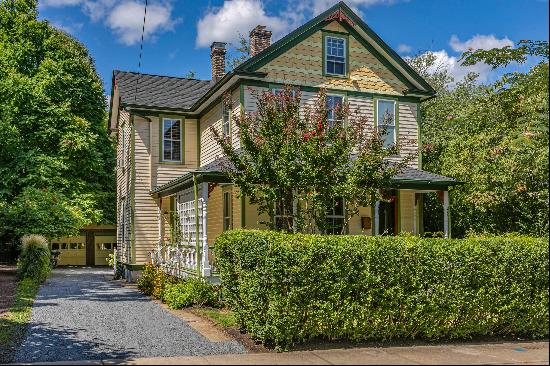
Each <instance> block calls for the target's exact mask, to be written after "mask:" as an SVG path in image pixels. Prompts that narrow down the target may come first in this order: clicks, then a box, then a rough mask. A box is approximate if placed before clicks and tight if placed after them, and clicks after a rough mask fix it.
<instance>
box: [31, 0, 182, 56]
mask: <svg viewBox="0 0 550 366" xmlns="http://www.w3.org/2000/svg"><path fill="white" fill-rule="evenodd" d="M40 5H41V6H42V7H48V6H49V7H63V6H76V5H78V6H80V7H81V8H82V11H83V12H84V13H85V14H86V15H87V16H88V17H89V18H90V19H91V20H92V21H93V22H102V23H104V24H105V25H106V26H107V27H108V28H109V29H111V31H113V33H114V34H115V35H116V36H117V41H119V42H120V43H123V44H125V45H128V46H130V45H133V44H136V43H138V42H139V41H140V40H141V31H142V27H143V14H144V4H143V1H139V0H123V1H120V0H43V1H41V3H40ZM178 22H179V19H174V18H173V16H172V3H171V0H160V1H157V2H155V3H154V4H149V5H148V6H147V20H146V22H145V39H149V40H151V39H152V40H154V39H155V38H156V36H157V35H158V34H160V33H163V32H167V31H171V30H173V29H174V26H175V25H176V24H177V23H178Z"/></svg>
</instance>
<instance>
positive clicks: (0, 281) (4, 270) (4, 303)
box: [0, 264, 17, 317]
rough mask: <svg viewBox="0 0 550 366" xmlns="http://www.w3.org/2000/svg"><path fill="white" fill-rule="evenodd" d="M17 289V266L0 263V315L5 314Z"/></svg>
mask: <svg viewBox="0 0 550 366" xmlns="http://www.w3.org/2000/svg"><path fill="white" fill-rule="evenodd" d="M16 289H17V267H16V266H14V265H10V264H0V293H1V294H2V296H0V317H2V316H4V315H6V314H7V313H8V311H9V309H10V307H11V305H12V304H13V300H14V299H15V291H16Z"/></svg>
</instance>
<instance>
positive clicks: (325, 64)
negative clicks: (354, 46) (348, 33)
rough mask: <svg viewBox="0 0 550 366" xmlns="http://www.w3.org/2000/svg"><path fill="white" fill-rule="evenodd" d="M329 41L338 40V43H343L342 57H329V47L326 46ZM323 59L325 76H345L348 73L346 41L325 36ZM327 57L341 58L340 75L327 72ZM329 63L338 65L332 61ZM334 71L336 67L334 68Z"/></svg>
mask: <svg viewBox="0 0 550 366" xmlns="http://www.w3.org/2000/svg"><path fill="white" fill-rule="evenodd" d="M329 40H338V41H342V42H343V45H344V48H343V56H334V55H329V54H328V53H329V46H328V42H329ZM324 46H325V59H324V60H323V61H324V67H325V74H326V75H333V76H346V75H347V73H348V70H347V63H348V60H347V59H346V58H347V47H348V45H347V39H346V38H344V37H336V36H332V35H330V36H326V37H325V45H324ZM329 56H331V57H342V58H343V64H344V65H343V68H342V69H343V71H344V72H343V73H342V74H337V73H333V72H329V71H328V63H329V59H328V58H329ZM330 62H334V63H336V62H338V63H340V61H333V60H331V61H330ZM334 69H336V67H335V68H334Z"/></svg>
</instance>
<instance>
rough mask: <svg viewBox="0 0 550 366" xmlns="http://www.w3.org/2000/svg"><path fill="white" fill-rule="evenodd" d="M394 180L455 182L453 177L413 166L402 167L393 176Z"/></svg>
mask: <svg viewBox="0 0 550 366" xmlns="http://www.w3.org/2000/svg"><path fill="white" fill-rule="evenodd" d="M393 179H394V180H396V181H403V180H407V181H409V180H410V181H430V182H447V183H449V182H457V180H456V179H454V178H449V177H445V176H443V175H439V174H435V173H430V172H427V171H425V170H418V169H414V168H409V167H406V168H403V170H401V171H400V172H399V173H398V174H397V175H396V176H395V177H394V178H393Z"/></svg>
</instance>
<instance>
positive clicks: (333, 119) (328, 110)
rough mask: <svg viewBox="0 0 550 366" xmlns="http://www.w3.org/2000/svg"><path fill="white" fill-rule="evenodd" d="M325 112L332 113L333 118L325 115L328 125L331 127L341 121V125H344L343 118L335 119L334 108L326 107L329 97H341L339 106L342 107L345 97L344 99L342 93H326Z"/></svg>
mask: <svg viewBox="0 0 550 366" xmlns="http://www.w3.org/2000/svg"><path fill="white" fill-rule="evenodd" d="M326 98H327V102H326V103H327V113H331V112H332V113H333V117H334V118H330V117H329V116H327V122H328V127H329V128H330V127H333V126H334V125H335V124H336V123H341V124H342V126H343V125H344V120H343V119H342V120H339V119H336V118H335V117H336V116H335V115H334V109H329V108H328V99H329V98H340V99H341V103H340V108H343V107H344V103H345V99H344V96H343V95H342V94H327V97H326Z"/></svg>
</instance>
